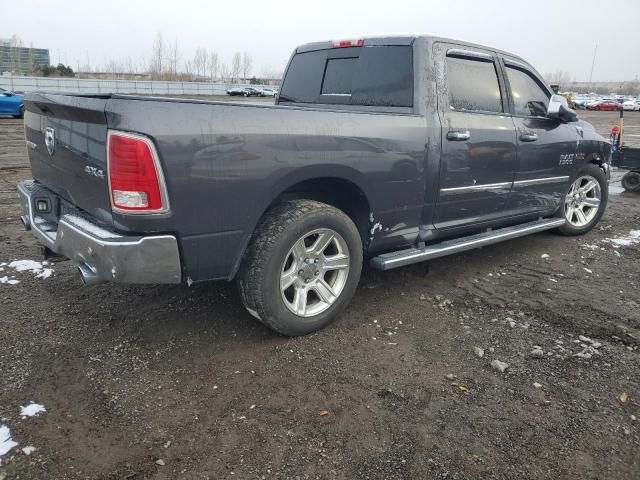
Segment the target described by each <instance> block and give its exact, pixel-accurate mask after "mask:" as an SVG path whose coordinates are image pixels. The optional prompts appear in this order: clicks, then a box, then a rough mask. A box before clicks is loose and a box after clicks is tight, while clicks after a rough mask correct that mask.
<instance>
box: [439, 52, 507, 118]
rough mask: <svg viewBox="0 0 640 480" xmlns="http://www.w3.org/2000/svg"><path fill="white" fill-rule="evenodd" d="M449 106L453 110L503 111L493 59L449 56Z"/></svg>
mask: <svg viewBox="0 0 640 480" xmlns="http://www.w3.org/2000/svg"><path fill="white" fill-rule="evenodd" d="M446 62H447V64H446V69H447V88H448V90H449V106H450V107H451V108H452V109H454V110H463V111H470V112H496V113H501V112H502V111H503V109H502V95H501V93H500V85H499V83H498V74H497V72H496V67H495V65H494V63H493V61H484V60H481V59H475V58H474V59H471V58H458V57H447V60H446Z"/></svg>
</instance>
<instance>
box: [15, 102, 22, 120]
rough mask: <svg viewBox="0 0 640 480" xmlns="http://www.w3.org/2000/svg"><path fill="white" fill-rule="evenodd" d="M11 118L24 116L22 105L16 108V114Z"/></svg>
mask: <svg viewBox="0 0 640 480" xmlns="http://www.w3.org/2000/svg"><path fill="white" fill-rule="evenodd" d="M13 118H24V105H22V106H21V107H20V110H18V114H17V115H14V116H13Z"/></svg>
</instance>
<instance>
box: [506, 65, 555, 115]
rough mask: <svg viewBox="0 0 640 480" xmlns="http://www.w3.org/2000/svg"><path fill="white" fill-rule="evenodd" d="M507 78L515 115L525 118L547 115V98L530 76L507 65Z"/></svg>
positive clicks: (545, 93)
mask: <svg viewBox="0 0 640 480" xmlns="http://www.w3.org/2000/svg"><path fill="white" fill-rule="evenodd" d="M507 78H508V80H509V85H510V87H511V97H512V98H513V103H514V107H515V112H514V113H515V114H516V115H522V116H525V117H545V116H546V115H547V106H548V105H549V96H548V94H547V92H545V91H544V90H543V89H542V87H540V85H539V84H538V82H537V81H536V80H535V79H534V78H533V77H532V76H531V75H530V74H528V73H527V72H525V71H524V70H520V69H518V68H514V67H510V66H508V65H507Z"/></svg>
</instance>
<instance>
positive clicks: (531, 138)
mask: <svg viewBox="0 0 640 480" xmlns="http://www.w3.org/2000/svg"><path fill="white" fill-rule="evenodd" d="M536 140H538V135H537V134H536V133H533V132H522V133H520V141H522V142H535V141H536Z"/></svg>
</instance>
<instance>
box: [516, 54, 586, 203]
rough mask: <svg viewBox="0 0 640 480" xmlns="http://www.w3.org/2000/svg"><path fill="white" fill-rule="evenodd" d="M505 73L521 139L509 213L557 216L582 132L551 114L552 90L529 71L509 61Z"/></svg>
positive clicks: (517, 132) (567, 187) (567, 186)
mask: <svg viewBox="0 0 640 480" xmlns="http://www.w3.org/2000/svg"><path fill="white" fill-rule="evenodd" d="M504 69H505V73H506V75H505V78H506V84H507V86H508V90H509V94H510V98H511V102H512V103H511V108H512V111H513V120H514V122H515V126H516V134H517V137H518V171H517V173H516V177H515V179H514V182H513V193H512V196H511V198H510V200H509V205H508V207H507V209H508V210H511V211H513V213H514V214H518V213H534V212H540V213H549V212H553V211H555V209H556V208H557V207H558V205H560V202H561V201H562V200H563V199H564V195H565V193H566V192H567V190H568V189H569V180H570V176H571V171H572V169H573V168H574V167H573V164H574V162H575V161H576V153H577V152H576V150H577V143H578V140H579V135H578V131H577V129H576V128H575V126H574V125H572V124H568V123H563V122H561V121H560V120H557V119H553V118H548V117H547V116H546V114H547V106H548V104H549V97H550V95H551V92H549V91H548V90H547V89H546V87H544V84H543V83H542V81H541V80H540V79H539V78H538V76H537V75H535V74H534V73H533V72H532V71H531V70H530V69H528V68H527V67H526V66H524V65H521V64H519V63H512V62H510V61H509V60H504Z"/></svg>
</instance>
